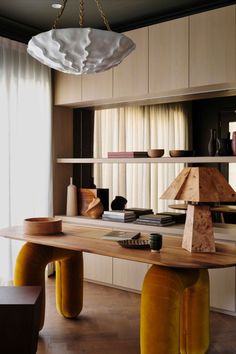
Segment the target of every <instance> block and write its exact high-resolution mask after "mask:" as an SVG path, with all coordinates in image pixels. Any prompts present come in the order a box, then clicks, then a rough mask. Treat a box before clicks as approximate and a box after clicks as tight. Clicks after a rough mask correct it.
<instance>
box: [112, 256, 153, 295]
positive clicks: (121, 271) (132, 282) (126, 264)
mask: <svg viewBox="0 0 236 354" xmlns="http://www.w3.org/2000/svg"><path fill="white" fill-rule="evenodd" d="M147 270H148V265H147V264H144V263H139V262H134V261H126V260H123V259H118V258H113V285H116V286H119V287H122V288H126V289H132V290H137V291H141V290H142V285H143V280H144V277H145V274H146V273H147Z"/></svg>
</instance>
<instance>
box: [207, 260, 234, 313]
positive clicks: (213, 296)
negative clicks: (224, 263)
mask: <svg viewBox="0 0 236 354" xmlns="http://www.w3.org/2000/svg"><path fill="white" fill-rule="evenodd" d="M209 275H210V305H211V307H213V308H215V309H220V310H222V311H230V312H235V310H236V297H235V289H236V283H235V276H236V273H235V267H232V268H225V269H224V268H222V269H210V270H209Z"/></svg>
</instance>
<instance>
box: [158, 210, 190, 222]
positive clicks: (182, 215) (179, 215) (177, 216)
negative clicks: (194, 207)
mask: <svg viewBox="0 0 236 354" xmlns="http://www.w3.org/2000/svg"><path fill="white" fill-rule="evenodd" d="M161 214H164V215H169V216H172V218H173V220H174V221H175V222H176V224H184V223H185V220H186V214H185V213H176V212H174V211H173V212H171V211H165V212H163V213H161Z"/></svg>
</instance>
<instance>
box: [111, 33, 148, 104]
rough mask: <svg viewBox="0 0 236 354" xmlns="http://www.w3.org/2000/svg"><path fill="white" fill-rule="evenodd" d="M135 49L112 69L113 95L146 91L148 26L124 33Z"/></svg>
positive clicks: (144, 93)
mask: <svg viewBox="0 0 236 354" xmlns="http://www.w3.org/2000/svg"><path fill="white" fill-rule="evenodd" d="M124 34H125V35H127V36H128V37H129V38H131V39H132V40H133V42H134V43H135V44H136V49H135V50H134V51H133V52H132V53H131V54H130V55H129V56H128V57H127V58H125V59H124V61H123V62H122V63H121V64H119V65H118V66H117V67H115V68H114V69H113V74H114V80H113V88H114V97H115V98H116V97H132V96H141V95H146V94H147V93H148V27H144V28H140V29H137V30H133V31H129V32H126V33H124Z"/></svg>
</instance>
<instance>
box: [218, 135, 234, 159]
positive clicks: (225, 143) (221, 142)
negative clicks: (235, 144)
mask: <svg viewBox="0 0 236 354" xmlns="http://www.w3.org/2000/svg"><path fill="white" fill-rule="evenodd" d="M216 146H217V149H216V155H217V156H229V155H231V154H230V151H229V139H228V138H217V141H216Z"/></svg>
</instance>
